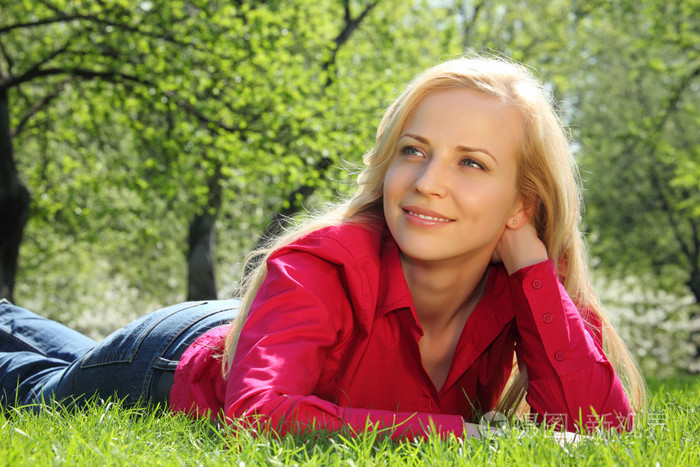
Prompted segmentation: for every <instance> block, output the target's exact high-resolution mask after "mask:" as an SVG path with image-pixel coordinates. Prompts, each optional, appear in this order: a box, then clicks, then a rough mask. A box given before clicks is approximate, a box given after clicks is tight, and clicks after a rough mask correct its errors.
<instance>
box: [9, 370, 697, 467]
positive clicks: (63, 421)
mask: <svg viewBox="0 0 700 467" xmlns="http://www.w3.org/2000/svg"><path fill="white" fill-rule="evenodd" d="M649 386H650V390H651V396H652V397H651V402H650V404H649V408H648V410H647V411H646V413H645V414H644V415H643V416H642V417H640V419H639V420H638V421H637V429H636V430H635V431H634V432H632V433H624V434H615V433H614V434H599V435H595V436H591V437H588V438H583V439H581V440H579V442H577V443H560V442H557V441H556V440H555V439H554V436H553V434H552V432H551V430H547V429H544V428H541V427H529V426H518V425H515V426H513V427H511V428H510V429H509V430H508V432H507V433H506V434H503V435H499V436H492V437H489V438H487V439H454V438H452V439H449V440H440V439H439V437H438V436H431V437H430V438H429V439H427V440H425V441H417V440H414V441H405V442H393V441H391V440H390V439H388V437H386V436H383V435H382V433H378V432H376V431H368V432H366V433H362V434H360V435H359V436H356V437H352V436H347V435H343V434H337V433H335V434H323V433H316V434H313V435H308V436H297V437H295V436H284V437H281V438H278V437H274V436H259V437H255V436H253V435H252V434H251V433H249V432H246V431H245V430H233V429H231V428H224V429H220V428H217V427H215V426H214V425H212V424H211V423H210V422H208V421H207V420H193V419H191V418H189V417H186V416H183V415H180V414H170V413H164V412H163V411H160V410H149V409H145V408H124V407H123V406H122V405H121V404H119V403H116V402H109V401H108V402H96V403H93V404H91V405H90V406H89V407H88V408H87V409H85V410H80V411H71V410H68V409H65V408H61V407H57V406H56V405H51V406H47V407H43V408H42V409H41V410H38V411H29V410H21V411H17V410H10V411H7V412H6V413H4V414H2V415H0V427H1V429H0V459H3V460H4V462H5V464H6V465H28V464H29V465H31V464H35V465H47V464H58V465H66V464H71V465H73V464H83V465H105V464H109V465H126V464H129V465H132V464H138V465H142V464H148V465H177V464H188V465H192V464H198V465H236V466H245V465H324V466H325V465H350V466H352V465H426V464H429V465H482V464H486V463H488V464H489V465H497V466H498V465H514V464H518V465H520V464H526V465H528V464H537V465H548V464H557V465H560V464H566V465H620V464H623V465H657V464H660V465H698V464H700V447H699V446H700V411H699V410H698V407H699V406H700V381H699V380H698V378H696V377H692V378H691V377H679V378H674V379H667V380H661V381H651V382H650V385H649Z"/></svg>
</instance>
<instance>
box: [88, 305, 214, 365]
mask: <svg viewBox="0 0 700 467" xmlns="http://www.w3.org/2000/svg"><path fill="white" fill-rule="evenodd" d="M200 304H201V302H200V303H181V304H179V305H173V306H170V307H167V308H163V309H162V310H158V311H155V312H153V313H150V314H148V315H146V316H143V317H141V318H139V319H137V320H136V321H133V322H131V323H129V324H128V325H127V326H125V327H124V328H122V329H120V330H118V331H115V332H113V333H112V334H110V335H109V336H107V337H106V338H105V339H104V340H103V341H102V342H100V343H99V344H98V345H97V346H96V347H95V348H94V349H92V350H91V351H90V352H88V353H87V354H86V355H85V357H83V361H82V362H81V365H80V367H81V368H91V367H95V366H100V365H110V364H113V363H130V362H132V361H133V360H134V358H135V357H136V355H137V353H138V352H139V350H140V349H141V347H142V346H143V345H149V346H153V347H154V348H153V349H152V351H153V352H156V351H157V350H158V348H160V347H163V345H164V344H165V342H166V341H171V340H172V339H173V332H177V330H178V323H179V321H180V320H179V319H177V318H173V319H172V320H170V321H171V322H169V323H167V326H159V324H161V323H163V322H164V321H165V320H168V318H171V317H172V316H173V315H175V314H177V313H179V312H181V311H183V310H186V309H188V308H192V307H195V306H197V305H200ZM154 330H156V331H157V333H158V334H162V336H150V334H151V333H153V332H154ZM149 337H150V339H147V338H149ZM146 350H148V349H146Z"/></svg>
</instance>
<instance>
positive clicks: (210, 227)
mask: <svg viewBox="0 0 700 467" xmlns="http://www.w3.org/2000/svg"><path fill="white" fill-rule="evenodd" d="M220 182H221V167H220V166H217V167H216V170H215V172H214V175H212V177H211V178H210V179H209V183H208V185H209V197H208V199H207V205H206V206H205V207H204V208H203V209H202V211H201V212H199V213H197V214H195V216H194V218H193V219H192V221H191V222H190V230H189V251H188V253H187V300H215V299H216V298H217V292H216V275H215V271H214V244H215V239H216V230H215V227H216V218H217V216H218V214H219V209H220V207H221V185H220Z"/></svg>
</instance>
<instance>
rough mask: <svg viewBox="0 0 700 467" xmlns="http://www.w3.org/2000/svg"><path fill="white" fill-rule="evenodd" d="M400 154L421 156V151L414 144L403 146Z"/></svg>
mask: <svg viewBox="0 0 700 467" xmlns="http://www.w3.org/2000/svg"><path fill="white" fill-rule="evenodd" d="M401 154H403V155H405V156H418V157H423V153H422V152H421V151H420V149H418V148H417V147H415V146H404V147H403V148H401Z"/></svg>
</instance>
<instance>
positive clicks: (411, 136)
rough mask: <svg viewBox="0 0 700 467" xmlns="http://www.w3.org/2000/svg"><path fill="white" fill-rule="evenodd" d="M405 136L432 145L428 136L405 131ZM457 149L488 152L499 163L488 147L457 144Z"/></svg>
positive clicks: (467, 151)
mask: <svg viewBox="0 0 700 467" xmlns="http://www.w3.org/2000/svg"><path fill="white" fill-rule="evenodd" d="M404 136H408V137H410V138H413V139H415V140H416V141H418V142H421V143H423V144H427V145H430V141H428V139H427V138H424V137H422V136H420V135H414V134H413V133H404V134H403V135H401V138H403V137H404ZM456 149H457V151H459V152H466V153H474V152H481V153H484V154H486V155H487V156H489V157H490V158H491V159H493V161H494V162H495V163H496V165H498V160H496V158H495V157H494V155H493V154H491V153H490V152H489V151H488V150H486V149H484V148H475V147H471V146H463V145H459V146H457V148H456Z"/></svg>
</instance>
